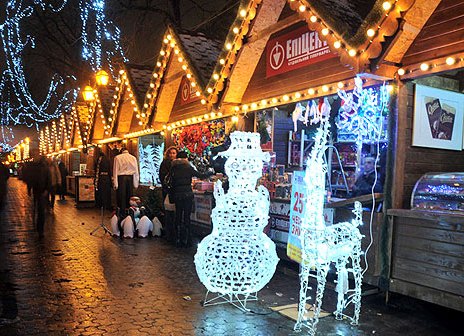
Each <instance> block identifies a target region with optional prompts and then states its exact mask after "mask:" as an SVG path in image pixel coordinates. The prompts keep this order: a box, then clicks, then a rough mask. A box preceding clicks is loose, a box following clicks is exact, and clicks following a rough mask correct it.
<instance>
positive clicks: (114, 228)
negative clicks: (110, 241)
mask: <svg viewBox="0 0 464 336" xmlns="http://www.w3.org/2000/svg"><path fill="white" fill-rule="evenodd" d="M110 224H111V234H112V235H113V236H117V237H119V235H120V234H121V232H120V230H119V217H118V215H117V212H116V211H115V212H114V213H113V216H111V219H110Z"/></svg>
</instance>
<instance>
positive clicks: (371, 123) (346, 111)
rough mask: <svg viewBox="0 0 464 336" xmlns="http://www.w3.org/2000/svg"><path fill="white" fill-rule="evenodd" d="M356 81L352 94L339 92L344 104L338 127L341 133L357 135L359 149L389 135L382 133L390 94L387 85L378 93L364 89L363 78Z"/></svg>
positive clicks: (340, 112)
mask: <svg viewBox="0 0 464 336" xmlns="http://www.w3.org/2000/svg"><path fill="white" fill-rule="evenodd" d="M354 81H355V86H354V90H353V92H352V93H347V92H345V91H344V90H338V95H339V96H340V98H341V99H343V102H342V106H341V107H340V111H339V120H338V121H337V127H338V128H339V132H346V133H351V134H355V135H356V140H355V141H356V146H357V147H358V149H359V148H360V147H361V146H362V144H363V142H368V143H372V142H377V141H379V140H381V139H382V137H383V139H385V140H386V138H387V135H386V134H382V131H383V126H384V114H385V113H386V109H387V107H388V99H389V94H388V90H387V87H386V85H385V84H384V85H382V86H381V87H380V88H379V92H376V91H375V90H374V89H373V88H369V89H363V87H362V86H363V81H362V79H361V78H359V77H355V79H354Z"/></svg>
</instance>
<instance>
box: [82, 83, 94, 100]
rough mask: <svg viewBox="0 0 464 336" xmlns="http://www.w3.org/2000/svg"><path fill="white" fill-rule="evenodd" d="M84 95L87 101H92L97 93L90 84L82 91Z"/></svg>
mask: <svg viewBox="0 0 464 336" xmlns="http://www.w3.org/2000/svg"><path fill="white" fill-rule="evenodd" d="M82 96H83V98H84V100H85V101H86V102H91V101H93V100H94V99H95V95H94V93H93V88H92V87H91V86H90V85H87V86H86V87H85V88H84V91H82Z"/></svg>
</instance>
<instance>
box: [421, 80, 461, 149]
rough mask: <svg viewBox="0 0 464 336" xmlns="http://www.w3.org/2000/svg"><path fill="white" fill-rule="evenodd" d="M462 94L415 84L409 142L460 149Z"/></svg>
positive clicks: (430, 146)
mask: <svg viewBox="0 0 464 336" xmlns="http://www.w3.org/2000/svg"><path fill="white" fill-rule="evenodd" d="M463 124H464V94H461V93H457V92H453V91H447V90H442V89H436V88H432V87H429V86H423V85H416V92H415V99H414V119H413V128H412V145H413V146H419V147H429V148H441V149H449V150H461V149H462V146H463Z"/></svg>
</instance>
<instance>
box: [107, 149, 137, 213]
mask: <svg viewBox="0 0 464 336" xmlns="http://www.w3.org/2000/svg"><path fill="white" fill-rule="evenodd" d="M113 186H114V189H115V190H117V196H116V198H117V203H118V208H119V209H120V211H122V212H123V213H124V211H125V209H127V208H128V207H129V199H130V198H131V196H133V195H132V194H133V190H134V189H133V188H138V186H139V167H138V165H137V159H136V158H135V156H133V155H131V154H129V151H128V150H127V149H126V148H123V149H122V152H121V154H119V155H116V156H115V158H114V164H113Z"/></svg>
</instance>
